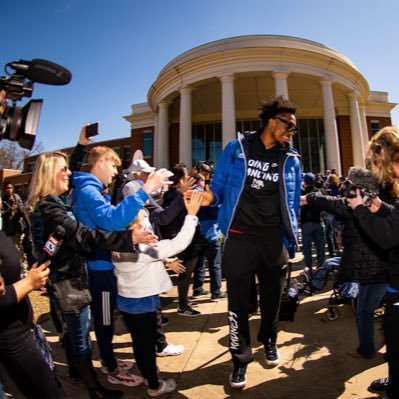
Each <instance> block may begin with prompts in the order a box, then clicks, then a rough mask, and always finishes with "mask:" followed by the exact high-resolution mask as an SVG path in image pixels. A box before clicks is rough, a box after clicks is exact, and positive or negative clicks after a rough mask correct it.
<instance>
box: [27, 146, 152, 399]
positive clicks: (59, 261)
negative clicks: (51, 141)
mask: <svg viewBox="0 0 399 399" xmlns="http://www.w3.org/2000/svg"><path fill="white" fill-rule="evenodd" d="M67 160H68V158H67V155H66V154H64V153H63V152H58V151H55V152H45V153H42V154H41V155H40V156H39V157H38V159H37V160H36V163H35V168H34V170H33V174H32V179H31V183H30V189H29V197H28V203H27V205H28V209H29V211H30V213H31V215H32V235H33V242H34V246H35V249H36V252H38V251H39V252H40V251H41V249H42V248H43V246H44V244H45V242H46V240H47V239H48V237H49V235H50V234H51V233H53V232H54V231H55V230H56V228H57V227H58V226H62V227H63V228H64V230H65V235H64V239H63V242H62V245H61V246H60V248H59V251H58V252H57V253H56V254H55V255H54V256H53V257H52V261H51V267H50V269H51V272H50V276H49V281H50V284H49V294H50V295H54V296H55V302H56V304H57V306H58V307H59V309H60V311H61V315H62V319H63V322H64V325H65V335H64V340H66V341H67V342H69V345H70V347H71V348H72V353H73V359H74V361H75V364H76V367H77V370H78V372H79V374H80V376H81V378H82V380H83V382H84V383H85V385H86V386H87V388H88V390H89V393H90V397H91V398H119V397H121V396H122V395H123V392H121V391H112V390H109V389H106V388H104V387H102V386H101V385H100V384H99V382H98V380H97V377H96V374H95V371H94V369H93V365H92V361H91V349H90V344H89V303H88V302H89V300H88V298H87V296H83V295H82V297H80V296H79V295H78V297H79V300H78V303H77V304H76V303H75V304H74V305H73V307H69V305H68V304H67V305H66V304H65V303H62V300H61V299H60V298H59V297H58V295H57V296H56V292H55V290H56V287H57V286H58V287H59V286H60V284H61V282H64V283H65V281H67V280H69V282H70V283H71V286H78V287H79V288H78V291H79V290H80V291H79V292H87V291H88V289H87V288H88V286H87V276H86V264H85V262H86V259H85V257H86V256H87V255H88V254H89V253H90V252H92V251H93V250H96V249H108V250H116V251H126V252H133V251H134V243H139V242H140V243H147V244H151V243H153V242H154V241H156V237H155V236H154V235H153V234H151V233H149V232H139V231H122V232H104V231H100V230H92V229H90V228H88V227H85V226H83V225H82V224H80V223H78V222H77V221H76V219H75V215H74V213H73V210H72V208H71V206H70V205H68V204H67V203H66V202H65V201H64V198H63V197H64V196H65V194H66V193H67V192H68V186H69V177H70V175H71V171H70V170H69V169H68V165H67ZM67 282H68V281H67ZM68 292H70V291H69V288H68ZM64 296H67V297H68V293H65V295H64Z"/></svg>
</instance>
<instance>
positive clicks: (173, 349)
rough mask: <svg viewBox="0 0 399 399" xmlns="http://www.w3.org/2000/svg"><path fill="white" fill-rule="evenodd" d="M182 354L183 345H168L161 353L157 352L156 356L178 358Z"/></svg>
mask: <svg viewBox="0 0 399 399" xmlns="http://www.w3.org/2000/svg"><path fill="white" fill-rule="evenodd" d="M183 352H184V346H183V345H173V344H168V345H167V346H166V347H165V348H164V350H163V351H162V352H157V356H159V357H164V356H178V355H181V354H182V353H183Z"/></svg>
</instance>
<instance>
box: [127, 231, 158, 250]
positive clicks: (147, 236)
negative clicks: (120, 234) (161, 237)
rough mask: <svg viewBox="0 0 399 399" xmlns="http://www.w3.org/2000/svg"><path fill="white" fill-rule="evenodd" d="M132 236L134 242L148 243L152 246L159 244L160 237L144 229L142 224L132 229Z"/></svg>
mask: <svg viewBox="0 0 399 399" xmlns="http://www.w3.org/2000/svg"><path fill="white" fill-rule="evenodd" d="M132 237H133V243H134V244H146V245H149V246H150V247H156V246H157V245H158V237H157V236H156V235H155V234H153V233H151V232H150V231H148V230H144V229H143V228H142V227H141V226H140V227H139V228H136V227H135V228H134V229H133V230H132Z"/></svg>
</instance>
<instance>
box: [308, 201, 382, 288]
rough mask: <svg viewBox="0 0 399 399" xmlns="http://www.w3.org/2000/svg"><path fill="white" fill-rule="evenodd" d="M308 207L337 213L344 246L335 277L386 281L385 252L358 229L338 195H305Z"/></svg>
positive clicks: (369, 282)
mask: <svg viewBox="0 0 399 399" xmlns="http://www.w3.org/2000/svg"><path fill="white" fill-rule="evenodd" d="M306 198H307V201H308V204H309V205H310V206H311V207H316V208H318V209H321V210H324V211H327V212H329V213H332V214H334V215H337V216H339V217H340V218H341V220H342V221H343V230H342V244H343V247H344V250H343V253H342V258H341V264H340V268H339V278H340V280H342V281H354V282H359V283H363V284H373V283H386V282H387V279H388V274H387V267H388V263H387V261H388V258H387V252H386V251H384V250H382V249H381V247H379V246H378V245H377V244H376V243H375V241H374V240H373V239H371V238H370V237H369V236H368V235H367V234H366V233H365V232H364V230H363V229H362V228H361V226H360V224H359V221H358V220H357V218H355V217H354V213H353V211H352V210H351V208H349V207H348V206H347V205H346V204H345V199H344V198H342V197H333V196H328V195H318V194H317V193H311V194H308V195H307V196H306Z"/></svg>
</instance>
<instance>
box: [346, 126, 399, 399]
mask: <svg viewBox="0 0 399 399" xmlns="http://www.w3.org/2000/svg"><path fill="white" fill-rule="evenodd" d="M366 166H367V167H368V168H369V169H370V170H371V171H373V172H374V173H375V174H376V175H377V176H378V179H379V180H380V182H381V184H383V185H384V186H385V187H386V188H387V189H388V190H389V191H390V193H391V195H392V196H394V197H395V198H398V197H399V126H387V127H384V128H383V129H381V130H380V131H379V132H378V133H377V134H376V135H375V136H373V137H372V139H371V141H370V145H369V148H368V151H367V156H366ZM347 203H348V205H349V206H350V207H351V208H352V209H353V214H354V216H355V218H356V219H357V221H358V223H359V225H360V227H361V228H362V230H363V231H364V232H365V233H366V234H367V235H368V236H369V237H370V238H371V239H372V240H373V241H375V242H376V243H377V244H378V245H379V246H380V247H381V248H382V249H384V250H385V251H388V261H389V268H388V275H389V281H388V287H387V292H386V296H385V298H386V300H385V303H386V308H385V313H384V324H383V325H384V333H385V343H386V351H387V352H386V354H387V356H386V358H387V361H388V374H389V376H388V378H387V379H380V380H376V381H374V382H373V383H372V384H371V387H370V388H371V389H373V388H375V389H378V390H383V389H385V387H386V388H387V393H388V398H390V399H396V398H398V397H399V340H398V337H399V306H398V303H399V234H398V231H399V208H398V207H397V206H390V205H388V204H386V203H384V202H382V201H381V200H380V199H379V198H378V197H376V198H374V199H373V201H372V204H371V205H370V207H366V206H365V205H364V200H363V197H362V196H361V193H360V190H357V196H356V198H351V199H347Z"/></svg>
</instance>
